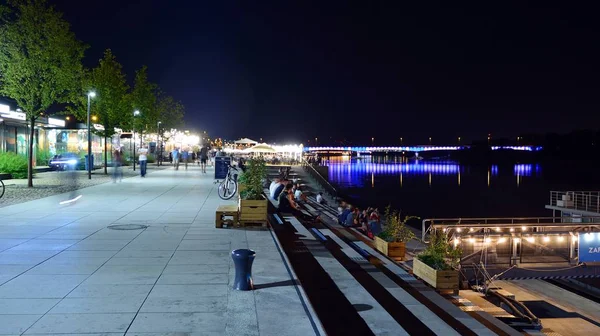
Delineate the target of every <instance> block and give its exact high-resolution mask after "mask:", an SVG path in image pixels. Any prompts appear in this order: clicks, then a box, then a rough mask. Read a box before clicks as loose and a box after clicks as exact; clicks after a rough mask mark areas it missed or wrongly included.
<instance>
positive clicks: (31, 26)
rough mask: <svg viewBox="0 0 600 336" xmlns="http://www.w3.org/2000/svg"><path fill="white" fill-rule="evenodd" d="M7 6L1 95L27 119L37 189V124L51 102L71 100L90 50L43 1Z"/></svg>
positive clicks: (1, 36) (1, 37)
mask: <svg viewBox="0 0 600 336" xmlns="http://www.w3.org/2000/svg"><path fill="white" fill-rule="evenodd" d="M7 3H8V6H9V7H2V8H1V9H0V18H1V19H2V21H1V25H0V94H4V95H6V96H8V97H10V98H13V99H14V100H16V101H17V103H18V104H19V106H20V107H21V108H22V109H23V110H24V112H25V114H26V116H27V121H28V123H29V126H30V134H29V153H28V156H29V158H28V159H29V160H28V168H27V185H28V187H33V143H34V139H33V138H34V133H35V121H36V120H37V119H38V118H39V117H40V116H43V115H44V113H45V112H46V110H47V109H48V108H49V107H50V106H52V105H53V104H55V103H69V102H72V101H73V97H74V94H75V93H77V84H78V83H79V82H80V76H81V74H82V73H83V71H82V65H81V60H82V59H83V55H84V51H85V49H86V46H84V45H83V44H82V43H81V42H80V41H79V40H77V38H76V37H75V34H73V32H71V30H70V26H69V23H68V22H66V21H65V20H63V18H62V14H61V13H60V12H57V11H56V10H55V9H54V8H53V7H51V6H48V5H47V4H46V1H45V0H9V1H7Z"/></svg>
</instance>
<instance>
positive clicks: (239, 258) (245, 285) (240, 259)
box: [231, 249, 256, 291]
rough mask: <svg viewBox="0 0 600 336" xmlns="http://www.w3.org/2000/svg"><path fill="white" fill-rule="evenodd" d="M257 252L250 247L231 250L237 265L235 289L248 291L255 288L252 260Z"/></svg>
mask: <svg viewBox="0 0 600 336" xmlns="http://www.w3.org/2000/svg"><path fill="white" fill-rule="evenodd" d="M255 255H256V252H254V251H252V250H248V249H238V250H233V251H231V258H232V259H233V263H234V265H235V280H234V281H233V289H235V290H241V291H247V290H252V289H254V284H253V283H252V262H254V256H255Z"/></svg>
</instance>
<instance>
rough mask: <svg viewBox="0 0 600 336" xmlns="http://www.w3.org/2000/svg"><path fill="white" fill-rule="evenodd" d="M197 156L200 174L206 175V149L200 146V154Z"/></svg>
mask: <svg viewBox="0 0 600 336" xmlns="http://www.w3.org/2000/svg"><path fill="white" fill-rule="evenodd" d="M198 156H199V157H200V167H201V168H202V173H204V174H206V161H207V160H208V147H207V146H202V148H200V153H199V155H198Z"/></svg>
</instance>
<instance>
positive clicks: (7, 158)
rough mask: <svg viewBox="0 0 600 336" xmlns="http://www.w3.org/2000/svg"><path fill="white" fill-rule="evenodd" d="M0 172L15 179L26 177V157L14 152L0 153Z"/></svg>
mask: <svg viewBox="0 0 600 336" xmlns="http://www.w3.org/2000/svg"><path fill="white" fill-rule="evenodd" d="M0 173H5V174H10V175H12V177H13V178H15V179H23V178H27V158H26V157H24V156H21V155H17V154H15V153H10V152H9V153H0Z"/></svg>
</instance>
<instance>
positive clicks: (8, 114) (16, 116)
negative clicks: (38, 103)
mask: <svg viewBox="0 0 600 336" xmlns="http://www.w3.org/2000/svg"><path fill="white" fill-rule="evenodd" d="M5 106H6V105H5ZM0 116H2V117H4V118H11V119H18V120H26V115H25V113H23V112H15V111H7V112H3V111H0Z"/></svg>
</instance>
